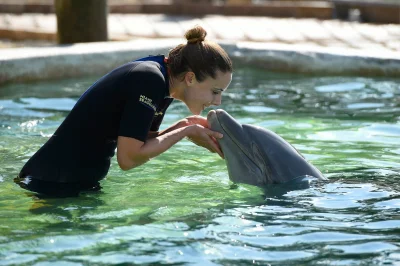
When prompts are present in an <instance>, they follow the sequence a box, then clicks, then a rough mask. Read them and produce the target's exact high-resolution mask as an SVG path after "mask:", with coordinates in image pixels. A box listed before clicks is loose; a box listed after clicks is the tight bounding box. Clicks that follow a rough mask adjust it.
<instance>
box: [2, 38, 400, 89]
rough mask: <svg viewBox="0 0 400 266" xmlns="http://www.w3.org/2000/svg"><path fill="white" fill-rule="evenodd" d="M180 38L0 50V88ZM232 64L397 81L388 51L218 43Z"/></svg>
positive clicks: (65, 74)
mask: <svg viewBox="0 0 400 266" xmlns="http://www.w3.org/2000/svg"><path fill="white" fill-rule="evenodd" d="M182 42H183V40H182V39H176V38H174V39H151V40H149V39H136V40H132V41H124V42H104V43H82V44H74V45H68V46H54V47H40V48H11V49H1V50H0V84H5V83H11V82H28V81H40V80H50V79H61V78H72V77H82V76H89V75H96V76H99V77H100V76H101V75H103V74H105V73H107V72H109V71H110V70H112V69H113V68H115V67H116V66H118V65H121V64H124V63H126V62H128V61H130V60H134V59H136V58H140V57H143V56H147V55H150V54H167V53H168V51H169V50H170V49H171V48H173V47H175V46H176V45H177V44H179V43H182ZM220 44H221V45H222V46H223V47H224V48H225V49H226V50H227V52H228V53H229V54H230V55H231V56H232V58H233V60H234V61H235V63H238V64H242V63H243V64H249V65H255V66H257V67H262V68H265V69H266V70H273V71H279V72H296V73H312V74H322V75H367V76H388V77H398V76H400V55H398V53H395V52H391V51H390V50H383V49H378V50H372V49H371V50H367V49H363V50H360V49H349V48H343V49H342V48H332V47H330V48H325V47H318V46H315V45H314V46H304V45H303V46H299V45H290V44H278V43H253V42H220Z"/></svg>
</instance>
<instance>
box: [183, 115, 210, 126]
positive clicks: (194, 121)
mask: <svg viewBox="0 0 400 266" xmlns="http://www.w3.org/2000/svg"><path fill="white" fill-rule="evenodd" d="M179 123H181V124H182V125H183V126H191V125H201V126H203V127H206V128H208V123H207V119H206V118H204V117H202V116H200V115H192V116H188V117H186V118H184V119H182V120H181V121H179Z"/></svg>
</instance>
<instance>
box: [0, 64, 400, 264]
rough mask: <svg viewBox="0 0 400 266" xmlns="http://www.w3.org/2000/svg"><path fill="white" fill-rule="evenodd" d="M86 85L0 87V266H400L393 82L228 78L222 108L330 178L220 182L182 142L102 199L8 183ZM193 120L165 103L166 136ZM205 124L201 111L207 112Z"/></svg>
mask: <svg viewBox="0 0 400 266" xmlns="http://www.w3.org/2000/svg"><path fill="white" fill-rule="evenodd" d="M95 79H96V78H86V79H78V80H62V81H57V82H41V83H35V84H11V85H7V86H3V87H1V88H0V91H1V94H0V150H1V152H0V165H1V169H0V265H117V264H118V265H132V264H151V265H161V264H163V265H165V264H179V265H182V264H183V265H248V264H259V265H265V264H267V263H270V264H272V265H361V264H362V265H380V264H385V265H398V264H400V237H399V236H400V231H399V228H400V218H399V217H400V216H399V215H400V176H399V172H400V160H399V156H400V79H385V78H364V77H336V76H334V77H319V76H302V75H288V74H278V73H270V72H265V71H262V70H259V69H255V68H239V69H237V70H236V71H235V75H234V79H233V82H232V84H231V86H230V88H229V89H228V90H227V91H226V92H225V93H224V96H223V104H222V106H220V107H221V108H223V109H225V110H227V111H228V112H229V113H230V114H231V115H233V116H234V117H235V118H236V119H238V120H239V122H241V123H249V124H255V125H259V126H261V127H265V128H268V129H270V130H273V131H275V132H277V133H278V134H279V135H281V136H282V137H283V138H285V139H286V140H287V141H289V142H290V143H291V144H293V145H294V146H295V147H296V148H297V149H298V150H299V151H300V152H301V153H302V154H303V155H304V156H305V157H306V158H307V159H308V160H310V161H311V162H312V163H313V164H314V165H315V166H316V167H318V168H319V169H320V170H321V171H322V172H323V173H324V174H325V175H326V176H327V177H328V178H329V182H327V183H323V184H315V185H313V186H312V187H311V188H309V189H304V190H295V191H287V190H285V189H282V188H280V187H279V186H275V187H271V188H270V189H268V190H265V191H261V190H260V189H259V188H256V187H252V186H247V185H240V184H239V185H237V186H233V185H232V184H231V183H230V182H229V177H228V173H227V169H226V166H225V163H224V161H223V160H221V159H220V158H219V157H218V156H217V155H215V154H211V153H209V152H208V151H206V150H203V149H202V148H200V147H197V146H195V145H194V144H192V143H191V142H188V141H182V142H180V143H178V144H177V145H175V146H174V147H173V148H172V149H170V150H169V151H167V152H166V153H164V154H162V155H161V156H159V157H157V158H155V159H153V160H151V161H150V162H149V163H147V164H146V165H144V166H141V167H139V168H136V169H133V170H131V171H127V172H123V171H121V170H120V169H119V168H118V165H117V163H116V161H115V159H114V160H113V163H112V167H111V170H110V172H109V175H108V176H107V178H106V179H105V180H103V181H102V182H101V185H102V187H103V189H102V190H101V191H100V192H97V193H87V194H83V195H81V196H80V197H79V198H68V199H45V198H39V197H37V196H36V195H34V194H32V193H29V192H27V191H24V190H22V189H20V188H19V187H18V186H16V185H15V184H14V183H13V181H12V180H13V178H14V177H15V176H16V175H17V174H18V172H19V170H20V168H21V167H22V166H23V164H24V162H25V161H26V160H27V159H28V158H29V157H30V156H31V155H32V154H33V153H34V152H35V151H36V150H37V149H38V148H39V147H40V146H41V145H42V144H43V143H44V142H45V141H46V140H47V139H48V138H49V136H51V134H52V133H53V132H54V131H55V129H56V128H57V126H58V125H59V124H60V123H61V122H62V120H63V118H64V117H65V116H66V114H67V113H68V111H69V110H70V109H71V108H72V106H73V105H74V103H75V102H76V101H77V99H78V98H79V96H80V95H81V94H82V93H83V92H84V91H85V90H86V88H87V87H89V86H90V85H91V84H92V83H93V82H94V81H95ZM187 115H189V113H188V110H187V109H186V107H185V106H184V105H183V104H182V103H179V102H175V103H173V104H172V106H171V107H170V109H169V110H168V112H167V114H166V117H165V119H164V124H163V127H166V126H168V125H170V124H172V123H174V122H175V121H176V120H178V119H181V118H183V117H185V116H187ZM204 115H205V113H204Z"/></svg>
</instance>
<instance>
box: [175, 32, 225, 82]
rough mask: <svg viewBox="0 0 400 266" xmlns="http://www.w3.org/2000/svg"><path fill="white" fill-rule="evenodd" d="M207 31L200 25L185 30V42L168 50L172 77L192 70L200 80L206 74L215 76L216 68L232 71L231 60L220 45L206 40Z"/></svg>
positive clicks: (205, 76)
mask: <svg viewBox="0 0 400 266" xmlns="http://www.w3.org/2000/svg"><path fill="white" fill-rule="evenodd" d="M206 35H207V32H206V31H205V30H204V29H203V27H201V26H195V27H194V28H192V29H190V30H188V31H186V33H185V38H186V39H187V43H186V44H180V45H178V46H177V47H175V48H174V49H172V50H171V51H170V52H169V55H168V67H169V69H170V73H171V75H172V76H174V77H179V76H180V75H182V74H184V73H186V72H188V71H192V72H193V73H194V74H195V75H196V79H197V80H198V81H199V82H201V81H203V80H204V79H205V78H207V76H210V77H212V78H215V77H216V72H217V70H220V71H221V72H223V73H226V72H232V70H233V69H232V61H231V59H230V58H229V56H228V54H227V53H226V52H225V51H224V49H222V47H221V46H219V45H218V44H216V43H214V42H210V41H206V40H205V37H206Z"/></svg>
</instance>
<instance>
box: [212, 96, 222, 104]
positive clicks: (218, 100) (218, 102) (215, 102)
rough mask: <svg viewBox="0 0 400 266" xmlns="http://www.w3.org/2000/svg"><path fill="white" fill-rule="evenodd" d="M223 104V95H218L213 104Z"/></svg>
mask: <svg viewBox="0 0 400 266" xmlns="http://www.w3.org/2000/svg"><path fill="white" fill-rule="evenodd" d="M221 102H222V97H221V95H218V96H216V97H215V98H214V100H213V102H212V104H213V105H216V106H218V105H221Z"/></svg>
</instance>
